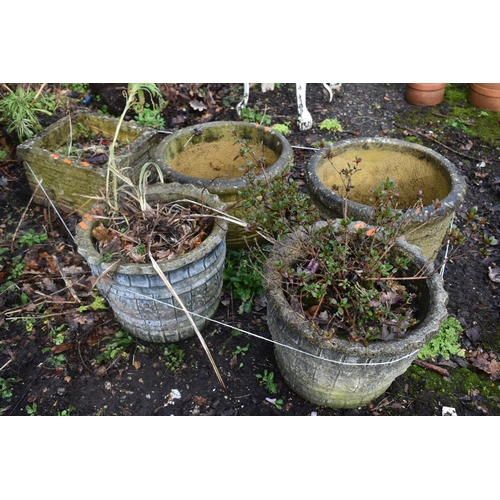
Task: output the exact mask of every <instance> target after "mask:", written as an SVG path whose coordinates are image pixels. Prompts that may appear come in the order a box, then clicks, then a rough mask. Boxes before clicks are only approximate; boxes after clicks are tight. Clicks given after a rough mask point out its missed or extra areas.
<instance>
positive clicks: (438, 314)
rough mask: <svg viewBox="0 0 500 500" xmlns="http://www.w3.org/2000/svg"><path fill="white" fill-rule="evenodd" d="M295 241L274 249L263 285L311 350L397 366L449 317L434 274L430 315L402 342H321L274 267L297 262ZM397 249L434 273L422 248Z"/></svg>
mask: <svg viewBox="0 0 500 500" xmlns="http://www.w3.org/2000/svg"><path fill="white" fill-rule="evenodd" d="M294 242H296V237H295V236H294V235H287V236H285V238H284V239H283V242H282V243H280V244H278V245H277V246H275V247H274V248H273V249H272V250H271V252H270V254H269V257H268V259H267V261H266V267H265V269H266V275H265V277H264V280H263V284H264V288H265V293H266V298H267V300H268V302H270V303H271V302H272V304H273V306H274V308H275V309H279V310H281V311H282V314H283V316H284V317H285V318H286V320H287V323H288V324H289V326H290V328H291V329H293V331H294V335H296V336H297V337H301V338H303V339H306V340H307V341H308V342H309V343H310V344H311V345H312V347H315V348H316V349H321V350H324V352H325V353H326V351H330V350H331V351H335V352H337V353H339V352H340V353H341V354H343V355H345V356H347V357H357V358H366V359H373V358H384V357H387V358H395V357H396V356H397V359H393V361H392V362H393V363H396V362H398V361H400V360H401V359H404V358H405V357H408V356H411V355H412V354H413V355H414V354H415V352H416V351H418V350H420V349H421V348H422V347H423V345H424V344H426V343H427V342H428V341H429V340H430V338H431V336H432V332H433V331H437V330H439V327H440V326H441V324H442V323H443V321H444V319H445V317H446V315H447V310H446V304H447V302H448V294H447V293H446V291H445V290H444V287H443V279H442V277H441V276H440V275H439V273H434V274H432V276H431V277H430V278H428V279H427V280H425V282H426V284H427V288H428V292H429V306H428V311H427V314H426V315H425V317H424V318H423V319H422V321H421V322H420V323H419V324H418V325H417V326H416V327H415V328H414V329H413V330H411V331H409V332H407V333H406V334H405V335H404V336H403V337H402V338H401V339H395V340H389V341H372V342H370V343H369V344H368V345H366V346H365V345H364V344H363V343H362V342H354V341H351V340H349V339H345V338H341V337H335V338H334V339H332V340H331V341H330V342H325V343H322V342H321V341H320V340H319V339H318V338H317V336H316V335H314V330H313V327H312V325H311V322H310V321H308V320H306V319H304V318H302V317H301V316H300V315H299V314H298V313H297V312H295V310H294V309H293V308H292V307H291V305H290V304H289V302H288V300H287V299H286V297H285V294H284V292H283V289H282V276H281V275H280V273H279V272H278V271H277V270H276V269H275V268H274V263H276V262H280V263H282V264H284V265H285V266H287V265H290V264H292V263H293V262H296V261H297V259H298V258H299V257H300V255H301V253H300V247H298V246H296V245H295V244H294ZM397 246H398V247H399V248H401V249H402V250H403V251H404V252H408V253H410V254H412V255H414V256H415V263H416V265H417V266H423V265H424V264H426V263H427V265H428V266H429V267H428V269H429V271H431V270H433V265H432V263H429V262H428V261H427V260H426V259H425V258H424V256H423V255H422V252H421V250H420V248H419V247H417V246H416V245H411V244H409V243H408V242H407V241H406V240H405V239H404V238H401V239H400V240H399V241H398V243H397ZM346 364H349V362H346Z"/></svg>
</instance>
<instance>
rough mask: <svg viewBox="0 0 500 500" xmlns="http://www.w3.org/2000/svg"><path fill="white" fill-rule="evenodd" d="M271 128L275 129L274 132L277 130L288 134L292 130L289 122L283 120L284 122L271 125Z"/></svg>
mask: <svg viewBox="0 0 500 500" xmlns="http://www.w3.org/2000/svg"><path fill="white" fill-rule="evenodd" d="M271 128H273V129H274V130H276V132H279V133H280V134H283V135H290V134H291V133H292V130H291V129H290V122H285V123H277V124H276V125H273V126H272V127H271Z"/></svg>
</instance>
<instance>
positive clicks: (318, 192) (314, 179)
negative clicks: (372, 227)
mask: <svg viewBox="0 0 500 500" xmlns="http://www.w3.org/2000/svg"><path fill="white" fill-rule="evenodd" d="M331 151H332V152H333V153H334V154H335V155H337V156H335V157H334V158H333V160H332V162H333V165H334V166H332V165H331V163H330V161H329V160H328V159H326V158H325V152H324V151H319V152H317V153H316V154H314V155H313V157H312V158H311V160H310V162H309V163H308V165H307V167H306V173H305V178H306V185H307V190H308V192H309V194H310V196H311V198H312V199H313V201H314V203H315V204H316V205H317V206H318V208H319V210H320V212H321V214H322V215H323V216H324V217H326V218H333V219H335V218H341V217H343V202H344V199H343V197H342V196H341V195H340V194H341V193H339V194H337V192H335V191H333V190H332V189H331V187H332V186H334V185H336V186H338V185H341V181H340V176H339V174H338V173H337V172H338V171H340V170H341V169H342V168H345V167H346V166H347V163H348V162H349V163H351V165H352V163H353V160H354V158H355V157H358V158H361V163H360V164H359V167H360V168H361V171H359V172H357V173H355V174H354V176H353V185H354V187H353V189H352V190H351V191H350V192H349V200H348V202H347V214H348V216H349V217H353V218H354V219H355V220H360V221H363V222H366V223H367V224H370V223H371V218H372V215H373V207H372V206H371V205H370V203H371V202H370V197H371V195H372V191H373V190H374V189H375V188H376V187H377V186H378V185H379V183H380V181H381V180H384V179H386V178H387V177H390V178H391V179H393V180H394V182H395V183H396V184H397V186H398V190H399V194H400V199H399V208H400V209H402V210H404V211H405V216H406V217H409V218H410V219H411V222H410V224H409V226H408V230H409V231H410V230H411V231H414V232H412V234H408V236H407V240H408V242H409V243H411V244H414V245H418V246H419V247H420V248H421V249H422V253H423V254H424V257H426V258H427V259H430V258H432V257H434V256H435V253H436V252H437V251H438V250H439V248H440V247H441V244H442V242H443V238H444V236H445V235H446V231H447V229H448V228H449V225H450V222H451V218H452V216H453V214H454V212H455V211H456V210H457V208H458V207H460V205H461V204H462V202H463V200H464V197H465V193H466V184H465V180H464V179H463V177H462V175H461V174H460V172H459V171H458V170H457V168H456V167H455V166H454V165H453V164H452V163H451V162H450V161H449V160H447V159H446V158H444V157H443V156H441V155H440V154H439V153H436V152H435V151H433V150H432V149H429V148H426V147H424V146H420V145H418V144H412V143H409V142H406V141H401V140H398V139H385V138H358V139H348V140H345V141H340V142H337V143H336V144H335V145H334V146H333V147H332V148H331ZM419 191H422V195H423V201H424V204H425V208H424V210H422V212H421V213H420V214H415V213H414V211H413V210H411V208H412V207H413V206H414V203H415V201H416V200H417V195H418V193H419ZM434 200H440V201H441V207H440V208H438V209H434V206H433V201H434ZM425 221H427V222H426V224H425V225H424V226H422V227H421V228H419V229H415V228H417V227H418V226H420V225H421V224H422V223H423V222H425Z"/></svg>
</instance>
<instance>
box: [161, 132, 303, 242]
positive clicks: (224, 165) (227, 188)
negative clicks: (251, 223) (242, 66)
mask: <svg viewBox="0 0 500 500" xmlns="http://www.w3.org/2000/svg"><path fill="white" fill-rule="evenodd" d="M200 131H201V133H199V132H200ZM233 131H236V133H237V135H238V138H241V139H247V140H248V141H249V142H250V144H251V145H252V146H253V147H254V150H255V153H256V154H259V155H262V156H264V157H265V158H266V160H267V165H268V167H267V169H266V176H267V178H268V179H272V178H273V177H275V176H276V175H279V174H280V173H282V172H283V171H285V170H287V169H288V168H289V166H290V162H291V161H292V158H293V153H292V148H291V146H290V143H289V142H288V141H287V140H286V138H285V137H284V136H283V135H282V134H280V133H278V132H276V131H275V130H273V129H270V128H268V127H261V126H258V125H255V124H251V123H243V122H212V123H206V124H203V125H200V126H193V127H187V128H184V129H182V130H179V131H178V132H176V133H174V134H172V135H170V136H168V137H166V138H165V139H163V141H162V142H161V143H160V144H159V145H158V146H157V147H156V149H155V152H154V154H153V161H154V162H155V163H157V164H158V165H159V166H160V167H161V169H162V170H163V173H164V175H165V177H166V179H168V180H170V181H173V182H180V183H183V184H184V183H189V184H193V185H195V186H198V187H200V188H205V189H207V190H208V191H209V192H211V193H214V194H216V195H218V196H219V198H220V199H221V201H222V202H223V203H225V204H226V205H227V207H228V213H229V214H231V215H234V216H235V217H238V218H241V219H244V218H245V210H244V209H242V208H241V207H238V206H237V205H238V204H239V203H240V202H241V197H240V195H239V194H238V192H240V191H244V190H245V189H246V180H245V178H244V177H243V176H244V173H245V168H244V160H243V159H242V158H238V159H236V157H237V156H238V154H239V151H240V145H238V144H234V142H235V141H234V137H233V136H232V135H231V132H233ZM259 177H263V175H261V176H259ZM252 238H253V237H252V236H251V235H250V234H249V233H246V232H245V231H244V229H243V228H241V227H239V226H237V225H235V224H231V223H230V224H229V231H228V235H227V245H228V247H231V248H237V247H244V246H246V244H245V241H248V242H249V243H251V241H252Z"/></svg>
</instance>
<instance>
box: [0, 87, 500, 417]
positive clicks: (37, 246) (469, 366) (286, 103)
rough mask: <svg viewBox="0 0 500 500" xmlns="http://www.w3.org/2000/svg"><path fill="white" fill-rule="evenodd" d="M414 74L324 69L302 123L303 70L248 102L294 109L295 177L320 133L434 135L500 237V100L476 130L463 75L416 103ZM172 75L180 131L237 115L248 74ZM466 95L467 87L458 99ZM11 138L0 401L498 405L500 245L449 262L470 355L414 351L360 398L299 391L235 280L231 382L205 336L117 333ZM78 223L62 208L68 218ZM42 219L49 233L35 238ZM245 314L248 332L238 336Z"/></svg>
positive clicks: (297, 409)
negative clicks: (379, 77)
mask: <svg viewBox="0 0 500 500" xmlns="http://www.w3.org/2000/svg"><path fill="white" fill-rule="evenodd" d="M162 85H163V84H162ZM404 89H405V86H404V84H383V83H382V84H343V86H342V88H341V89H340V90H339V91H337V92H336V93H335V95H334V97H333V100H332V102H329V101H328V98H327V95H326V93H325V92H324V91H323V89H322V86H321V85H320V84H310V85H308V89H307V90H308V94H307V106H308V108H309V110H310V112H311V114H312V116H313V119H314V125H313V128H312V129H311V130H308V131H304V132H301V131H299V130H298V128H297V126H296V115H297V111H296V101H295V90H294V85H293V84H281V85H280V87H279V88H276V89H275V90H274V91H272V92H266V93H262V92H260V89H259V88H258V87H255V88H254V89H253V90H252V92H251V95H250V103H249V106H250V107H251V108H252V109H254V108H255V107H256V108H258V111H260V112H262V111H264V110H265V112H266V115H267V116H270V117H271V118H272V123H273V124H275V123H284V122H290V127H291V129H292V133H291V134H290V135H289V136H288V140H289V141H290V143H291V144H292V146H295V147H296V149H294V155H295V164H294V167H293V168H294V175H295V177H296V178H297V179H298V180H301V178H302V176H303V169H304V165H305V164H306V163H307V161H308V160H309V158H310V157H311V155H312V153H313V151H312V150H311V149H307V148H312V145H313V144H314V143H315V142H317V141H319V140H328V141H337V140H341V139H343V138H348V137H352V136H359V137H374V136H384V137H394V138H400V139H410V140H415V141H417V142H419V143H421V144H423V145H424V146H427V147H430V148H433V149H434V150H436V151H437V152H439V153H440V154H442V155H443V156H445V157H446V158H448V159H449V160H450V161H452V162H453V163H454V164H455V165H456V166H457V167H458V168H459V170H460V171H461V172H462V174H463V175H464V177H465V179H466V182H467V186H468V192H467V198H466V202H465V204H466V205H467V206H468V207H471V206H474V205H477V206H478V208H479V212H480V214H481V215H483V216H484V217H486V219H487V221H488V224H487V227H488V230H489V232H490V233H491V234H493V235H494V236H495V237H496V238H497V239H499V240H500V133H499V132H498V131H499V130H500V123H499V120H500V116H499V113H490V118H491V116H493V117H494V120H496V121H495V122H494V123H496V135H494V136H493V137H487V136H486V135H484V134H483V135H476V134H477V133H478V128H479V124H480V120H481V119H482V115H481V112H480V111H479V110H475V108H472V107H471V106H470V105H469V104H468V103H467V102H466V100H465V91H466V89H467V84H457V85H455V86H454V87H453V89H454V91H455V94H453V95H452V94H451V93H448V91H447V95H446V97H445V100H444V102H443V103H442V104H440V105H437V106H434V107H432V108H417V107H415V106H412V105H410V104H408V103H407V102H406V101H405V99H404ZM96 90H99V91H100V92H101V93H102V94H101V100H100V102H97V101H96V99H95V98H94V99H93V100H92V101H91V104H90V107H91V108H94V109H95V108H98V107H100V106H102V104H103V103H104V102H109V103H111V101H112V98H113V93H112V92H113V89H112V88H111V89H108V90H110V94H109V95H107V94H106V92H107V90H106V89H103V88H102V87H101V88H100V89H94V92H95V91H96ZM162 90H163V91H164V94H165V95H166V97H167V98H168V99H169V105H168V106H167V108H166V109H165V113H164V118H165V122H166V126H165V129H166V130H167V131H174V130H176V129H178V128H181V127H184V126H188V125H192V124H197V123H203V122H206V121H214V120H237V119H238V117H237V115H236V111H235V105H236V104H237V103H238V101H239V100H240V99H241V96H242V85H240V84H210V85H207V84H203V85H194V84H176V85H163V86H162ZM457 94H458V95H462V96H463V99H462V100H461V101H460V100H459V101H458V102H453V101H456V95H457ZM454 96H455V97H454ZM83 97H84V96H75V99H74V101H73V104H72V106H74V107H80V106H83ZM114 97H115V98H116V95H115V96H114ZM106 99H107V101H106ZM115 100H116V99H115ZM456 107H458V108H461V109H469V108H470V110H471V113H473V117H472V118H471V119H470V120H469V121H467V123H463V122H462V121H460V120H459V119H457V115H456V112H455V108H456ZM109 109H111V104H110V108H109ZM117 110H118V112H119V110H120V106H119V104H118V105H117ZM325 118H337V119H338V120H339V121H340V123H341V124H342V127H343V131H342V132H329V131H327V130H322V129H320V128H319V124H320V123H321V122H322V121H323V120H324V119H325ZM55 119H57V116H53V117H51V120H55ZM47 123H48V122H47ZM489 128H490V129H491V127H489ZM493 128H494V127H493ZM0 140H1V141H2V144H3V145H5V147H7V146H9V147H10V148H11V151H12V154H11V156H10V158H8V159H7V160H1V161H0V250H1V251H2V253H1V254H0V286H2V285H5V283H7V281H9V280H12V281H13V282H14V285H13V286H11V287H9V288H8V289H4V288H2V292H3V293H2V294H1V296H0V311H1V312H0V369H1V371H0V381H1V380H3V381H10V382H9V383H8V387H7V385H5V386H4V391H3V392H2V399H0V414H1V415H4V416H7V415H28V414H30V413H35V414H36V415H58V414H59V415H64V414H71V415H290V416H292V415H293V416H296V415H441V414H442V411H443V407H452V408H455V410H456V412H457V413H458V415H500V372H499V364H498V357H499V356H500V319H499V313H500V299H499V292H498V287H499V286H500V285H499V283H498V282H496V281H494V280H493V279H492V278H491V275H490V274H489V271H490V270H493V271H495V270H496V269H497V266H498V265H499V263H500V249H499V248H497V247H496V248H495V249H494V250H493V251H492V253H491V254H490V255H489V256H488V258H486V259H485V258H483V257H480V256H477V255H468V256H466V257H464V258H462V259H459V260H456V261H455V262H453V263H450V264H448V265H447V267H446V271H445V275H444V278H445V288H446V290H447V291H448V293H449V303H448V310H449V314H450V315H452V316H454V317H456V318H458V319H459V320H460V322H461V323H462V325H463V327H464V334H463V336H462V339H461V343H462V347H463V348H464V349H465V351H466V357H465V358H461V357H456V356H452V357H451V359H450V360H449V361H446V360H444V359H437V360H436V361H435V363H433V366H432V368H433V369H427V368H424V367H422V366H418V365H412V367H411V368H410V369H409V370H408V372H407V373H405V374H404V375H402V376H401V377H399V378H398V379H397V380H396V381H395V382H394V383H393V384H392V386H391V387H390V388H389V389H388V391H387V392H386V393H385V394H384V395H382V396H381V397H380V398H378V399H377V400H375V401H373V402H372V404H370V405H367V406H365V407H362V408H357V409H352V410H334V409H330V408H323V407H318V406H317V405H314V404H312V403H309V402H307V401H304V400H303V399H302V398H300V397H299V396H297V395H296V394H294V393H293V392H292V391H291V390H290V389H289V388H288V387H287V386H286V385H285V384H284V383H283V381H282V379H281V377H280V374H279V371H278V369H277V366H276V363H275V360H274V356H273V346H272V343H271V342H269V341H268V339H270V334H269V331H268V329H267V326H266V309H265V307H262V306H261V305H260V302H259V298H257V299H256V303H255V305H254V307H253V310H252V311H251V312H250V313H242V314H240V313H239V312H238V308H239V306H240V303H239V301H238V300H236V299H235V298H234V297H233V296H232V295H231V293H230V291H229V290H228V289H227V287H226V289H225V291H224V296H223V300H222V302H221V305H220V307H219V309H218V312H217V314H216V316H215V320H216V321H217V322H216V323H213V324H212V325H211V326H209V327H208V328H207V329H206V330H205V332H204V336H205V339H206V342H207V344H208V346H209V348H210V350H211V352H212V355H213V357H214V359H215V362H216V363H217V366H218V367H219V369H220V371H221V373H222V376H223V378H224V381H225V385H226V390H223V389H222V387H221V385H220V384H219V382H218V380H217V377H216V375H215V374H214V372H213V370H212V368H211V366H210V363H209V361H208V359H207V357H206V355H205V353H204V351H203V349H202V347H201V346H200V343H199V342H198V340H197V339H196V338H193V339H190V340H186V341H183V342H180V343H178V344H176V346H174V347H172V346H165V345H154V344H147V343H144V342H140V341H136V340H134V339H132V338H130V337H129V336H127V335H123V334H118V335H117V332H119V330H120V326H119V325H118V324H117V322H116V321H115V319H114V316H113V313H112V312H111V311H110V310H109V309H104V308H103V309H100V308H98V306H99V304H100V302H99V299H97V301H96V294H95V291H93V290H91V288H90V280H89V276H90V272H89V269H88V267H87V266H86V263H85V261H84V260H83V259H82V258H81V257H80V256H79V255H78V254H77V252H76V249H75V247H74V244H73V240H72V237H71V235H70V234H69V233H68V232H67V230H66V228H65V227H64V226H63V225H62V224H61V222H60V221H59V220H58V219H57V217H56V216H55V214H54V213H53V211H52V210H48V209H47V208H46V207H43V206H37V205H34V204H33V203H31V202H30V198H31V192H30V190H29V187H28V183H27V180H26V177H25V174H24V170H23V166H22V164H21V162H19V161H18V160H17V158H16V156H15V145H16V142H15V138H12V137H10V136H8V134H6V133H4V135H3V137H2V135H1V134H0ZM303 148H306V149H303ZM77 222H78V220H77V218H76V217H75V216H74V215H69V214H65V224H66V225H67V227H68V229H69V232H70V233H72V234H74V227H75V224H76V223H77ZM31 230H32V233H30V231H31ZM42 233H45V234H46V235H47V239H46V240H43V241H40V240H36V239H35V238H34V236H36V235H39V234H42ZM30 234H31V236H32V237H31V239H30V238H29V235H30ZM26 235H28V236H27V239H26V238H25V240H24V244H22V242H21V240H20V238H21V237H22V236H26ZM104 305H105V301H104ZM91 306H93V307H91ZM224 325H228V326H224ZM233 325H234V326H237V327H238V328H241V329H242V330H245V331H246V332H248V333H243V334H239V335H235V334H234V332H233V329H232V326H233ZM172 368H174V369H173V370H172ZM265 370H267V373H273V374H274V381H275V383H276V392H275V393H271V392H270V391H269V390H268V389H267V388H266V386H265V385H261V384H260V381H261V379H260V378H258V377H257V375H262V374H264V371H265ZM436 370H438V371H440V373H438V372H437V371H436ZM4 383H5V384H7V382H4Z"/></svg>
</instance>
